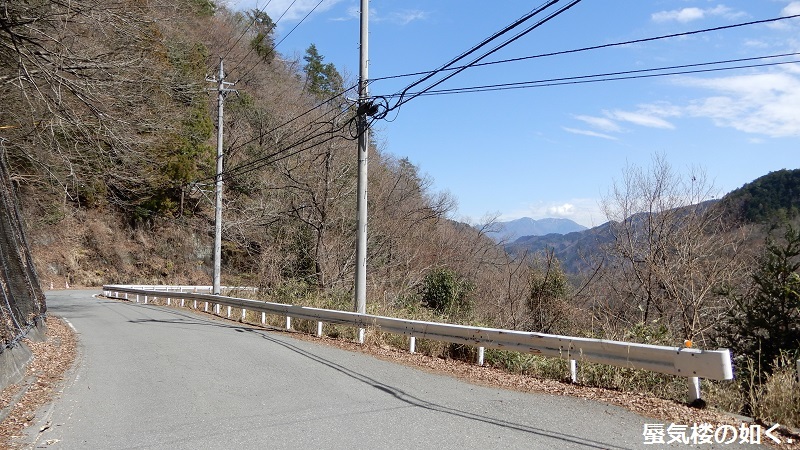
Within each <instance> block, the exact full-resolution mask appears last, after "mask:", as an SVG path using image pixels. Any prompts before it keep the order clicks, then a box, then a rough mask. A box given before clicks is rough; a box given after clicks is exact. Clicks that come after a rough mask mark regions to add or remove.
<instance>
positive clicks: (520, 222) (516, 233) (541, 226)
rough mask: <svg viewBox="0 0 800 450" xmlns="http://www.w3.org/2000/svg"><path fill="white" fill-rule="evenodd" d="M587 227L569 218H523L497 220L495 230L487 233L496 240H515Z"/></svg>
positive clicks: (570, 231)
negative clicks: (506, 220) (504, 220)
mask: <svg viewBox="0 0 800 450" xmlns="http://www.w3.org/2000/svg"><path fill="white" fill-rule="evenodd" d="M586 229H587V228H586V227H585V226H583V225H580V224H577V223H575V222H573V221H571V220H569V219H539V220H536V219H531V218H530V217H523V218H521V219H516V220H511V221H508V222H497V223H496V224H495V228H494V230H492V231H491V232H488V233H486V234H487V235H488V236H489V237H490V238H492V239H494V240H495V242H501V241H503V242H514V241H516V240H517V239H519V238H521V237H523V236H546V235H548V234H567V233H574V232H576V231H583V230H586Z"/></svg>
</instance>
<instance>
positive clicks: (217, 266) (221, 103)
mask: <svg viewBox="0 0 800 450" xmlns="http://www.w3.org/2000/svg"><path fill="white" fill-rule="evenodd" d="M206 80H207V81H211V82H217V83H218V84H217V172H216V176H215V177H214V194H215V195H214V197H215V207H214V280H213V294H215V295H219V294H220V272H221V268H222V124H223V121H222V115H223V112H224V111H223V110H224V107H225V95H226V94H227V93H228V92H233V91H234V90H233V89H228V88H226V87H225V86H231V85H233V83H229V82H227V81H225V71H224V70H223V68H222V59H220V60H219V78H216V79H215V78H207V79H206Z"/></svg>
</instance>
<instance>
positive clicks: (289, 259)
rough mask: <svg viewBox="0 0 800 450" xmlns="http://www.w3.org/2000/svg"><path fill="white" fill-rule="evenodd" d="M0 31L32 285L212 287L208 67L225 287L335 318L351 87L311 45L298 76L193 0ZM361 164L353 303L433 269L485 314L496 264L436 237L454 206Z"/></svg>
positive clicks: (345, 222)
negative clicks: (219, 123)
mask: <svg viewBox="0 0 800 450" xmlns="http://www.w3.org/2000/svg"><path fill="white" fill-rule="evenodd" d="M4 14H5V16H4V17H3V21H4V27H3V30H5V31H4V32H3V34H2V39H3V42H4V44H5V45H3V46H2V52H3V53H2V54H1V55H2V61H3V64H2V69H0V70H2V79H3V81H4V83H3V84H2V89H3V92H2V95H3V98H4V99H5V101H4V109H3V111H2V116H0V117H1V119H0V120H2V137H3V149H4V151H5V152H7V154H8V157H9V160H10V164H11V166H12V172H13V179H14V181H15V183H16V184H17V186H18V187H19V189H20V191H21V192H22V202H23V210H24V212H25V217H26V219H27V223H28V227H29V231H30V235H31V245H32V250H33V254H34V259H35V261H36V266H37V268H38V271H39V275H40V278H41V280H42V283H43V284H44V285H45V287H49V286H54V287H64V286H66V285H76V284H78V285H99V284H102V283H111V282H147V283H200V284H209V283H210V271H211V265H212V261H211V246H212V236H213V203H212V201H211V199H213V192H211V190H212V186H213V184H212V183H213V176H214V161H215V159H214V158H215V148H214V143H215V139H214V137H215V122H216V108H215V103H216V98H215V97H216V95H215V94H216V93H214V92H209V90H210V89H212V90H213V88H214V87H215V84H213V83H209V82H208V81H207V79H206V78H207V77H208V76H210V75H214V74H215V72H216V68H217V67H218V65H219V62H220V58H221V57H224V58H225V60H226V61H228V63H227V64H226V65H227V67H233V68H234V69H235V70H233V71H231V72H230V73H226V74H225V75H226V79H227V80H232V81H236V85H235V89H236V90H237V91H238V93H237V94H235V95H234V94H229V95H228V96H227V98H226V103H225V116H224V117H225V124H224V129H225V148H224V154H225V160H224V161H225V176H224V181H225V208H224V211H225V212H224V219H225V220H224V230H223V280H222V281H223V284H248V285H256V286H259V287H262V288H265V292H272V293H273V294H274V295H275V296H276V298H278V299H281V300H285V301H297V300H298V298H301V297H304V296H306V295H315V296H316V295H321V296H323V297H326V298H331V299H334V301H335V303H336V306H337V307H344V308H349V307H350V305H351V304H352V300H351V299H350V297H351V296H352V294H351V292H352V288H353V276H354V275H353V272H354V259H355V255H354V253H355V219H356V214H355V207H356V198H355V190H356V167H355V166H356V163H357V160H356V156H357V154H356V148H355V147H356V144H355V141H354V127H353V120H352V119H353V117H354V115H355V111H354V110H353V106H352V104H351V103H349V102H348V101H347V100H346V97H347V95H351V96H352V91H349V92H348V91H347V87H348V86H352V84H353V83H352V80H346V79H343V77H342V75H341V74H340V73H339V72H338V70H337V68H336V67H334V66H333V65H332V64H329V63H326V62H325V60H324V55H321V54H320V53H319V52H318V51H317V49H316V46H315V45H314V43H313V42H310V43H309V46H308V50H307V52H306V54H305V55H304V56H303V57H302V58H300V59H297V60H293V59H291V58H288V57H285V56H282V55H279V54H277V53H276V52H275V50H274V48H273V45H274V40H275V36H274V30H273V27H272V20H271V19H270V18H269V17H268V16H267V15H265V14H263V13H260V12H258V11H253V12H250V13H239V12H232V11H228V10H226V9H224V8H220V7H216V6H215V5H213V4H212V3H210V2H208V1H206V0H179V1H154V2H147V3H142V2H138V1H134V0H112V1H100V0H79V1H75V2H69V3H66V4H61V3H54V2H44V1H34V2H22V3H8V4H7V5H6V10H5V11H4ZM370 154H371V162H370V174H369V178H370V181H369V183H370V196H369V210H370V225H369V255H368V257H369V261H370V272H369V289H370V298H371V299H378V300H379V301H380V304H383V305H385V304H394V303H395V302H400V303H403V302H406V301H408V299H412V298H417V296H418V294H419V292H420V291H421V289H422V283H423V280H424V279H425V277H426V276H430V275H431V274H435V273H439V272H441V271H444V270H445V268H447V270H448V271H450V272H452V273H453V274H454V275H453V276H455V277H456V278H458V279H461V278H463V279H469V280H470V285H471V286H481V287H476V288H475V289H472V290H471V291H470V292H472V293H473V294H475V295H478V294H480V295H481V297H484V298H489V297H490V294H491V291H490V287H489V286H490V283H481V282H479V281H480V280H483V279H484V278H485V277H486V276H490V277H491V276H492V275H491V274H489V275H486V274H485V271H484V270H483V267H484V266H489V267H491V266H493V265H495V264H496V262H497V261H499V260H503V259H504V258H505V256H504V253H503V252H502V249H497V248H494V246H493V244H492V243H491V241H490V240H488V239H486V238H484V237H483V236H482V235H481V233H480V232H478V231H475V230H473V229H472V228H470V227H463V226H459V225H456V224H454V222H452V221H451V220H449V219H448V218H449V213H450V212H451V211H452V210H453V208H454V206H455V202H454V200H453V199H452V198H450V197H449V196H448V195H446V194H440V193H437V192H434V191H432V190H431V188H430V186H431V180H429V179H427V178H426V177H424V176H423V175H421V174H420V172H419V170H418V169H417V168H416V167H415V166H414V165H413V164H411V163H409V162H408V161H407V160H405V159H400V158H397V157H395V156H393V155H390V154H387V153H384V152H381V151H380V149H378V148H371V149H370ZM450 272H448V273H450ZM484 281H485V280H484ZM464 301H465V302H466V301H467V300H466V299H464ZM470 301H472V297H470ZM374 303H375V302H374V301H373V304H374ZM470 310H471V309H470ZM482 313H488V312H487V310H486V308H483V309H482Z"/></svg>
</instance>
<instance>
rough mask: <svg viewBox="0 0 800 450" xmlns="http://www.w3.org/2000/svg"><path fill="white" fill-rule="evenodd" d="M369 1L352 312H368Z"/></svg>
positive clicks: (364, 11)
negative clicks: (354, 295) (367, 104)
mask: <svg viewBox="0 0 800 450" xmlns="http://www.w3.org/2000/svg"><path fill="white" fill-rule="evenodd" d="M368 21H369V0H361V49H360V51H359V56H360V64H359V72H358V119H357V120H358V203H357V208H358V234H357V236H358V237H357V244H356V298H355V311H356V312H358V313H361V314H365V313H366V312H367V162H368V159H367V156H368V154H369V136H368V134H367V132H368V129H369V124H368V122H367V120H368V118H367V111H366V110H367V109H368V108H366V107H365V105H366V103H367V102H368V101H369V94H368V93H367V81H368V79H369V77H368V67H369V59H368V55H369V46H368V43H367V41H368V39H369V31H368ZM358 342H359V343H361V344H363V343H364V329H363V328H361V329H359V330H358Z"/></svg>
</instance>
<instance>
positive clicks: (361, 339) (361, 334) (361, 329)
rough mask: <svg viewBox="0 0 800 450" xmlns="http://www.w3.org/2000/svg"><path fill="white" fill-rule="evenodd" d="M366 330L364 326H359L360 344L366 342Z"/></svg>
mask: <svg viewBox="0 0 800 450" xmlns="http://www.w3.org/2000/svg"><path fill="white" fill-rule="evenodd" d="M364 331H365V330H364V329H363V328H359V329H358V343H359V344H363V343H364Z"/></svg>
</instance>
